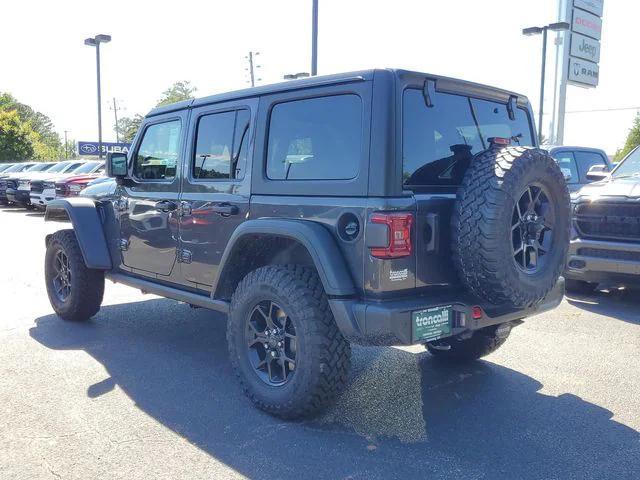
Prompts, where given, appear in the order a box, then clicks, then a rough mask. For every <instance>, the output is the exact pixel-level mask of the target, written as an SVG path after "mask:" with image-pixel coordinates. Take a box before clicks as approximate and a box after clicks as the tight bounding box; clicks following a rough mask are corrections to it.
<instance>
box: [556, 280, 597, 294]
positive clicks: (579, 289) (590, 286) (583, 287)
mask: <svg viewBox="0 0 640 480" xmlns="http://www.w3.org/2000/svg"><path fill="white" fill-rule="evenodd" d="M564 287H565V290H566V291H567V292H570V293H577V294H581V295H588V294H590V293H593V292H595V290H596V288H598V284H597V283H592V282H585V281H583V280H571V279H568V278H567V279H565V281H564Z"/></svg>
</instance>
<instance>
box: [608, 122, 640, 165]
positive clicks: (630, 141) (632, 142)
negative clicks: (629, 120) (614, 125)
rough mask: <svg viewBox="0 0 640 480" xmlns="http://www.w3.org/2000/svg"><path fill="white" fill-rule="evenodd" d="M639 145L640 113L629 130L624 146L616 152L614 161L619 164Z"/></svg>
mask: <svg viewBox="0 0 640 480" xmlns="http://www.w3.org/2000/svg"><path fill="white" fill-rule="evenodd" d="M638 145H640V113H637V114H636V118H634V119H633V125H632V126H631V129H630V130H629V134H628V135H627V140H626V141H625V142H624V146H623V147H622V148H621V149H619V150H618V151H617V152H616V154H615V155H614V157H613V161H614V162H619V161H620V160H622V159H623V158H624V157H626V156H627V155H628V154H629V152H630V151H631V150H633V149H634V148H636V147H637V146H638Z"/></svg>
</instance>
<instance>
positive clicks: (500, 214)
mask: <svg viewBox="0 0 640 480" xmlns="http://www.w3.org/2000/svg"><path fill="white" fill-rule="evenodd" d="M452 230H453V232H452V239H453V246H452V251H453V255H454V258H453V261H454V264H455V266H456V269H457V271H458V275H459V277H460V279H461V281H462V282H463V283H464V285H465V286H466V287H467V288H468V289H469V290H471V292H473V293H474V294H475V295H476V296H478V297H479V298H480V299H484V300H487V301H489V302H490V303H493V304H496V305H509V306H512V307H517V308H526V307H531V306H534V305H535V304H537V303H538V302H540V300H542V299H543V298H544V297H545V296H546V295H547V294H548V293H549V292H550V291H551V289H552V288H553V287H554V286H555V284H556V282H557V280H558V277H559V276H560V274H561V272H562V271H563V269H564V265H565V258H566V255H567V250H568V247H569V236H570V207H569V192H568V190H567V185H566V182H565V180H564V177H563V175H562V172H561V171H560V168H559V167H558V165H557V164H556V162H555V161H554V160H553V158H551V156H550V155H549V154H548V153H547V152H545V151H543V150H540V149H537V148H530V147H505V148H500V147H497V146H493V147H491V148H489V149H488V150H485V151H484V152H482V153H479V154H478V155H476V156H475V158H474V159H473V161H472V163H471V165H470V166H469V168H468V169H467V171H466V172H465V175H464V178H463V181H462V185H461V187H460V188H459V190H458V192H457V201H456V205H455V209H454V213H453V217H452Z"/></svg>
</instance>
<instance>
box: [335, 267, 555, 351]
mask: <svg viewBox="0 0 640 480" xmlns="http://www.w3.org/2000/svg"><path fill="white" fill-rule="evenodd" d="M563 296H564V279H563V278H562V277H561V278H560V279H559V280H558V282H557V283H556V285H555V287H554V288H553V290H552V291H551V292H550V293H549V294H548V295H547V297H546V298H545V299H544V300H543V301H542V302H541V303H540V304H538V305H537V306H535V307H532V308H528V309H514V308H504V307H499V306H495V305H491V304H486V303H482V302H479V300H478V299H477V298H475V297H473V296H472V295H471V294H469V293H462V294H461V293H460V292H459V291H447V292H440V293H436V294H433V295H428V296H423V297H417V298H415V297H414V298H408V299H402V300H392V301H379V302H374V301H368V302H363V301H358V300H353V299H337V298H333V299H330V300H329V305H330V306H331V310H332V312H333V315H334V317H335V319H336V323H337V325H338V328H339V329H340V331H341V332H342V334H343V335H344V336H345V337H346V338H347V339H348V340H349V341H350V342H352V343H357V344H361V345H412V344H416V343H421V342H416V341H414V339H413V338H412V324H411V322H412V315H411V314H412V312H414V311H417V310H424V309H427V308H432V307H437V306H443V305H453V310H454V312H455V318H454V324H453V330H452V332H451V336H452V337H453V336H457V335H460V334H463V333H465V332H470V331H473V330H478V329H480V328H484V327H490V326H492V325H498V324H501V323H506V322H512V321H515V320H521V319H524V318H526V317H531V316H533V315H538V314H540V313H543V312H546V311H548V310H552V309H554V308H555V307H557V306H558V305H559V304H560V302H561V301H562V298H563ZM473 306H480V307H481V308H482V312H483V313H482V317H481V318H479V319H474V318H473V315H472V308H473Z"/></svg>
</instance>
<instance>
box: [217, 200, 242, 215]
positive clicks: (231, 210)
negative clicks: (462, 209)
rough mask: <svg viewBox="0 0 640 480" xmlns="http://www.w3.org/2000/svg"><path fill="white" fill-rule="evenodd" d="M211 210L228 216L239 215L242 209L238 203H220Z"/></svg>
mask: <svg viewBox="0 0 640 480" xmlns="http://www.w3.org/2000/svg"><path fill="white" fill-rule="evenodd" d="M211 210H212V211H214V212H216V213H219V214H220V215H223V216H225V217H228V216H229V215H237V214H238V212H239V211H240V209H239V208H238V206H237V205H231V204H230V203H219V204H218V205H213V206H212V207H211Z"/></svg>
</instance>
